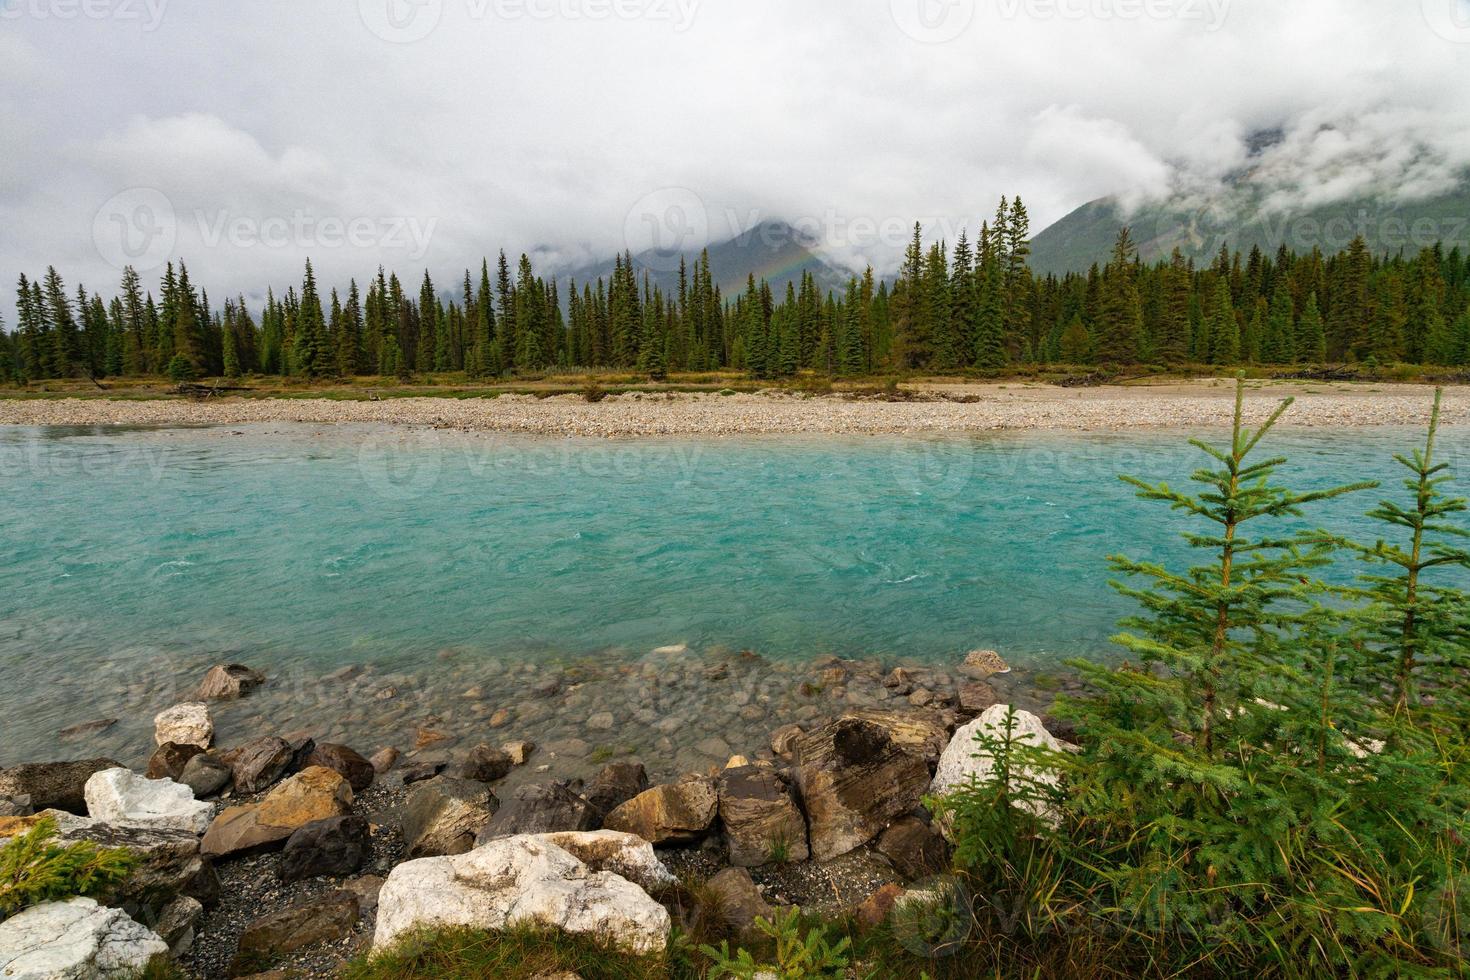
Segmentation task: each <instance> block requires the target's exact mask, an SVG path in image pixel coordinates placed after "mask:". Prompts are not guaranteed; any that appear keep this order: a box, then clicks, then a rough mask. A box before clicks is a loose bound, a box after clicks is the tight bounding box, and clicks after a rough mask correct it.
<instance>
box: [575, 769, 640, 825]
mask: <svg viewBox="0 0 1470 980" xmlns="http://www.w3.org/2000/svg"><path fill="white" fill-rule="evenodd" d="M646 789H648V772H647V771H646V770H645V769H644V768H643V763H641V762H614V763H613V764H612V765H610V766H607V767H605V768H604V769H603V770H602V771H601V772H599V773H598V774H597V775H595V776H593V777H592V779H591V781H590V782H588V783H587V785H586V786H584V787H582V798H583V799H585V800H586V801H587V802H588V803H591V804H592V805H593V806H594V807H596V808H597V812H598V813H600V814H602V815H603V816H606V815H607V814H609V813H611V812H613V811H614V810H616V809H617V808H618V807H620V806H622V805H623V804H624V803H627V802H628V801H629V800H631V799H632V798H633V797H635V796H637V795H638V794H639V793H641V792H643V791H644V790H646Z"/></svg>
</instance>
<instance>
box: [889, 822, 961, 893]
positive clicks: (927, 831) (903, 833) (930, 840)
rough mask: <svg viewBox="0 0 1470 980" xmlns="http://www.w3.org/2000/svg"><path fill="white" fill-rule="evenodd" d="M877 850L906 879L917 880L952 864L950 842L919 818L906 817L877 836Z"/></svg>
mask: <svg viewBox="0 0 1470 980" xmlns="http://www.w3.org/2000/svg"><path fill="white" fill-rule="evenodd" d="M878 853H879V854H882V855H883V856H884V857H886V858H887V859H888V860H889V861H890V862H891V863H892V864H893V867H894V870H895V871H897V872H898V873H899V874H901V875H903V877H904V879H905V880H907V881H918V880H919V879H922V878H928V877H931V876H933V875H937V874H940V873H942V872H943V871H945V870H946V869H947V868H948V867H949V844H948V843H946V842H945V840H944V838H943V837H941V836H939V834H937V833H935V832H934V829H933V828H932V827H930V826H929V825H928V824H926V823H925V822H924V821H922V820H920V819H919V818H918V817H903V818H901V819H899V820H895V821H894V822H893V825H892V826H891V827H889V828H888V829H887V830H885V831H883V834H882V836H880V837H879V838H878Z"/></svg>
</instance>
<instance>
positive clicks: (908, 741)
mask: <svg viewBox="0 0 1470 980" xmlns="http://www.w3.org/2000/svg"><path fill="white" fill-rule="evenodd" d="M841 717H842V718H850V719H856V720H858V721H866V722H870V723H871V724H874V725H877V726H878V727H879V728H881V729H883V731H884V732H886V733H887V734H888V737H889V738H891V739H893V741H894V742H895V743H897V744H898V746H899V747H900V748H903V749H906V750H908V751H909V752H912V753H914V754H915V755H918V756H922V757H923V758H924V760H925V761H926V762H928V763H929V764H930V765H931V766H932V765H934V764H935V763H937V762H938V761H939V757H940V756H941V755H943V754H944V748H945V746H947V745H949V737H950V725H949V723H948V722H947V721H946V716H945V715H944V714H942V713H941V712H938V711H931V710H928V709H923V708H904V709H899V710H890V709H886V708H849V709H848V710H846V711H844V712H843V713H842V716H841Z"/></svg>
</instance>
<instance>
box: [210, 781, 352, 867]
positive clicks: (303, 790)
mask: <svg viewBox="0 0 1470 980" xmlns="http://www.w3.org/2000/svg"><path fill="white" fill-rule="evenodd" d="M351 806H352V787H351V786H350V785H349V784H348V782H347V780H345V779H343V778H342V777H341V775H339V774H338V773H335V772H333V771H332V770H330V769H325V768H323V767H321V766H312V767H311V768H309V769H305V770H303V771H301V772H299V773H297V774H296V775H294V776H292V777H291V778H290V779H288V780H286V781H285V782H283V783H281V785H279V786H277V787H276V788H275V789H273V790H271V791H270V793H269V794H267V795H266V797H265V799H263V800H261V801H260V802H259V803H247V804H244V805H243V806H232V807H229V808H228V809H226V810H224V811H223V812H222V813H220V815H219V816H217V817H215V818H214V822H213V823H211V824H210V825H209V830H208V832H206V833H205V835H204V841H203V843H202V844H201V848H202V850H203V852H204V854H206V855H209V856H212V857H217V856H222V855H226V854H239V853H249V852H253V851H259V850H264V849H267V848H269V847H271V846H273V845H275V844H279V843H281V842H282V841H284V840H286V839H287V838H289V837H290V836H291V835H292V834H293V833H295V832H296V831H297V830H299V829H301V828H302V827H304V826H306V825H307V824H309V823H313V822H315V821H317V820H325V819H327V818H328V817H337V816H345V815H346V814H347V813H348V812H349V811H350V808H351Z"/></svg>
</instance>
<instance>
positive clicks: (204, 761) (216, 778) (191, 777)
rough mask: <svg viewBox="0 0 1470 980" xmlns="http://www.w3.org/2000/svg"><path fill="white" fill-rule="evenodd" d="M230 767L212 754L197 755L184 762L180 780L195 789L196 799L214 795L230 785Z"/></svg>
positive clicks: (231, 774)
mask: <svg viewBox="0 0 1470 980" xmlns="http://www.w3.org/2000/svg"><path fill="white" fill-rule="evenodd" d="M232 776H233V773H232V772H231V770H230V767H229V766H227V765H225V764H224V763H223V762H221V761H219V760H218V759H216V758H215V757H214V756H212V755H196V756H194V757H193V758H191V759H190V760H189V761H188V762H186V763H184V769H183V771H182V772H180V773H179V777H178V780H179V782H181V783H183V784H184V785H185V786H187V787H189V788H190V789H191V790H193V791H194V798H195V799H203V798H204V797H206V796H213V795H214V794H215V793H218V792H219V791H220V790H222V789H224V788H225V787H226V786H228V785H229V783H230V779H231V778H232Z"/></svg>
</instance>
